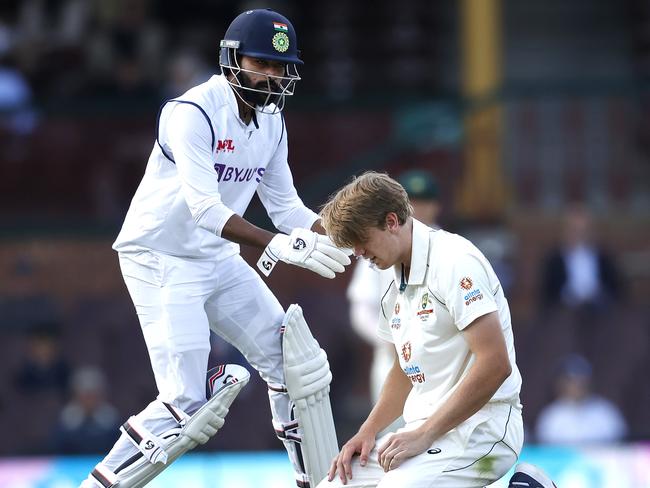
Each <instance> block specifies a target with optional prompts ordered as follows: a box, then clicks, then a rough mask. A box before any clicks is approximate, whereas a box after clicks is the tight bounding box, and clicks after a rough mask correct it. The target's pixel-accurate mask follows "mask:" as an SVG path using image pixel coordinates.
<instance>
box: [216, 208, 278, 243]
mask: <svg viewBox="0 0 650 488" xmlns="http://www.w3.org/2000/svg"><path fill="white" fill-rule="evenodd" d="M274 235H275V234H273V233H272V232H269V231H267V230H264V229H260V228H259V227H257V226H255V225H253V224H251V223H250V222H248V221H247V220H245V219H243V218H241V217H240V216H239V215H237V214H233V215H232V217H230V218H229V219H228V221H227V222H226V225H224V226H223V230H222V231H221V237H223V238H224V239H228V240H229V241H232V242H236V243H237V244H245V245H247V246H254V247H258V248H260V249H264V248H265V247H266V246H267V245H268V243H269V242H270V241H271V239H273V236H274Z"/></svg>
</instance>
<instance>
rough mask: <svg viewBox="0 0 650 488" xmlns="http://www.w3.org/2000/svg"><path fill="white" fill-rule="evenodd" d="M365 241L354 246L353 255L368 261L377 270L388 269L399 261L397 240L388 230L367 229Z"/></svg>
mask: <svg viewBox="0 0 650 488" xmlns="http://www.w3.org/2000/svg"><path fill="white" fill-rule="evenodd" d="M367 236H368V237H367V239H366V241H365V242H363V243H359V244H355V246H354V248H353V250H354V255H355V256H357V257H362V258H364V259H367V260H368V261H370V263H371V264H372V265H373V266H375V267H377V268H379V269H388V268H390V267H391V266H394V265H395V264H397V262H398V261H399V259H400V248H399V239H398V237H397V235H396V234H395V233H394V232H391V231H390V230H389V229H388V228H386V229H383V230H382V229H379V228H377V227H372V228H370V229H369V231H368V234H367Z"/></svg>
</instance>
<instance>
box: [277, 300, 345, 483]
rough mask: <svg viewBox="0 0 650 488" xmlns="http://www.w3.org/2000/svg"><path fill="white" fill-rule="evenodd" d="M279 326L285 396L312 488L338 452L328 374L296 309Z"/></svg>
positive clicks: (327, 368) (291, 310)
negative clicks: (291, 405)
mask: <svg viewBox="0 0 650 488" xmlns="http://www.w3.org/2000/svg"><path fill="white" fill-rule="evenodd" d="M282 325H283V338H282V349H283V355H284V375H285V382H286V386H287V392H288V393H289V397H290V398H291V400H292V401H293V402H294V404H295V415H296V418H297V419H298V423H299V425H300V428H301V429H302V440H301V451H302V455H303V458H304V463H305V470H306V471H307V475H308V477H309V481H310V484H311V486H316V485H317V484H318V483H319V482H320V481H321V480H322V479H323V478H324V477H325V475H326V474H327V471H328V470H329V467H330V464H331V462H332V459H334V457H335V456H336V455H337V454H338V450H339V449H338V441H337V439H336V430H335V428H334V418H333V416H332V407H331V405H330V399H329V391H330V386H329V385H330V383H331V381H332V373H331V371H330V368H329V363H328V361H327V355H326V354H325V351H323V350H322V349H321V347H320V346H319V344H318V342H317V341H316V339H314V336H313V335H312V334H311V331H310V330H309V326H308V325H307V322H305V319H304V316H303V313H302V309H301V308H300V306H298V305H295V304H294V305H291V306H290V307H289V309H288V310H287V313H286V314H285V317H284V322H283V324H282Z"/></svg>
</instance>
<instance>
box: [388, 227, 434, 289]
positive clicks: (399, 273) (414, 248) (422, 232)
mask: <svg viewBox="0 0 650 488" xmlns="http://www.w3.org/2000/svg"><path fill="white" fill-rule="evenodd" d="M430 233H431V228H430V227H428V226H427V225H425V224H423V223H422V222H420V221H419V220H417V219H413V233H412V241H411V270H410V272H409V278H408V281H406V279H405V277H404V276H403V269H404V265H403V264H402V263H400V264H396V265H395V266H393V272H394V273H395V283H400V286H399V289H400V291H404V290H403V289H404V288H405V285H422V284H424V279H425V277H426V275H427V271H428V269H429V267H428V262H429V261H428V260H429V234H430Z"/></svg>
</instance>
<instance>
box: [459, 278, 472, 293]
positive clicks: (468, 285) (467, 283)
mask: <svg viewBox="0 0 650 488" xmlns="http://www.w3.org/2000/svg"><path fill="white" fill-rule="evenodd" d="M473 285H474V283H472V278H470V277H469V276H465V278H463V279H462V280H460V287H461V288H462V289H463V290H471V289H472V286H473Z"/></svg>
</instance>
